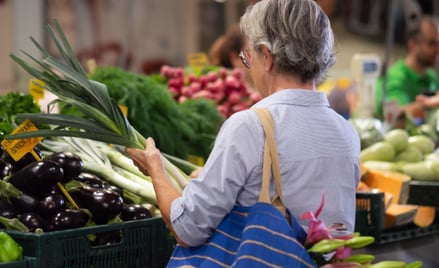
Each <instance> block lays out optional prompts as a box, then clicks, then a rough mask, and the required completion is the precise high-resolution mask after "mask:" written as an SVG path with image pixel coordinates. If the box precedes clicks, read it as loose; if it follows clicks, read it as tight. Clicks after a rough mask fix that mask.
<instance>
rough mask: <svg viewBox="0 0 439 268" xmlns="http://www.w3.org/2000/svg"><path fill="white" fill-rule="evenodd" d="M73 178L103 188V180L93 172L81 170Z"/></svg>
mask: <svg viewBox="0 0 439 268" xmlns="http://www.w3.org/2000/svg"><path fill="white" fill-rule="evenodd" d="M75 180H77V181H79V182H82V183H84V184H86V185H88V186H90V187H93V188H105V181H103V180H102V179H101V178H99V177H98V176H96V175H95V174H91V173H87V172H81V174H79V175H78V176H76V178H75Z"/></svg>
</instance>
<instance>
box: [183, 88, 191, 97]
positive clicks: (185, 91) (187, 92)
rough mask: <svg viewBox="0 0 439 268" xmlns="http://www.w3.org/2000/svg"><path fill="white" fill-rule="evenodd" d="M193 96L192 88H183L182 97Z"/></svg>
mask: <svg viewBox="0 0 439 268" xmlns="http://www.w3.org/2000/svg"><path fill="white" fill-rule="evenodd" d="M192 94H193V90H192V88H191V87H190V86H183V87H182V88H181V95H183V96H185V97H191V96H192Z"/></svg>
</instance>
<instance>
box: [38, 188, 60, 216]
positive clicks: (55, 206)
mask: <svg viewBox="0 0 439 268" xmlns="http://www.w3.org/2000/svg"><path fill="white" fill-rule="evenodd" d="M65 208H66V200H65V198H64V196H62V195H60V194H51V195H48V196H46V197H44V198H42V199H41V200H40V206H39V209H38V212H39V214H40V215H41V216H42V217H43V218H45V219H48V218H50V217H52V216H53V215H55V214H56V213H58V212H60V211H61V210H63V209H65Z"/></svg>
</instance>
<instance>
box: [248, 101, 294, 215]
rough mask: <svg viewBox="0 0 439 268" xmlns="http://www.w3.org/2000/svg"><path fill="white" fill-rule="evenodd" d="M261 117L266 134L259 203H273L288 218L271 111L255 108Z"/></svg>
mask: <svg viewBox="0 0 439 268" xmlns="http://www.w3.org/2000/svg"><path fill="white" fill-rule="evenodd" d="M252 110H253V111H255V112H256V114H257V115H258V117H259V120H260V121H261V123H262V126H263V128H264V132H265V144H264V165H263V169H262V186H261V193H260V195H259V202H265V203H271V204H273V205H274V206H275V207H276V208H277V209H279V211H280V212H282V214H283V215H284V216H286V217H287V218H289V217H288V215H287V212H286V208H285V203H284V200H283V196H282V184H281V178H280V165H279V156H278V153H277V147H276V141H275V139H274V123H273V118H272V117H271V113H270V111H268V110H267V109H264V108H253V109H252ZM271 170H272V171H273V175H274V182H275V185H276V195H275V196H274V198H273V200H271V201H270V177H271V176H270V175H271V172H270V171H271Z"/></svg>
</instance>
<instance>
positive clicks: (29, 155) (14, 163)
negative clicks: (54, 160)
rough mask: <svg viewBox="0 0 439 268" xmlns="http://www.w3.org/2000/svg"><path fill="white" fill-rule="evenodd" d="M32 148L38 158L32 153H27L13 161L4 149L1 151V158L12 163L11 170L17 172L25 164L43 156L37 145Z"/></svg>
mask: <svg viewBox="0 0 439 268" xmlns="http://www.w3.org/2000/svg"><path fill="white" fill-rule="evenodd" d="M33 150H34V153H35V154H36V155H37V156H38V157H39V159H35V156H34V154H32V153H27V154H25V155H24V156H23V157H22V158H20V159H19V160H18V161H15V160H14V159H13V158H12V157H11V156H10V155H9V154H8V152H6V151H4V152H3V154H2V159H3V160H4V161H6V162H8V163H10V164H11V165H12V169H13V172H17V171H19V170H20V169H22V168H24V167H25V166H27V165H29V164H31V163H34V162H37V161H39V160H40V159H42V158H43V154H42V153H41V151H40V150H39V149H38V148H37V147H34V148H33Z"/></svg>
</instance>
